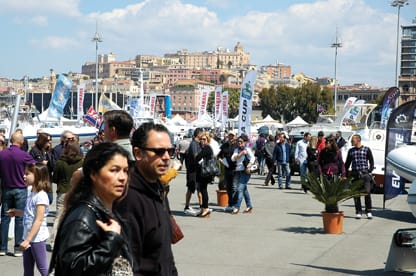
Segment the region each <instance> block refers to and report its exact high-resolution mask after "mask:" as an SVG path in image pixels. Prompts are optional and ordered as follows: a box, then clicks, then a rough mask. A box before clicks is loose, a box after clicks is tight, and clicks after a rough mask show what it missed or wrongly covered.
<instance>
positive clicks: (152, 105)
mask: <svg viewBox="0 0 416 276" xmlns="http://www.w3.org/2000/svg"><path fill="white" fill-rule="evenodd" d="M156 100H157V98H156V94H154V93H153V94H150V98H149V111H150V117H152V118H154V117H155V110H156Z"/></svg>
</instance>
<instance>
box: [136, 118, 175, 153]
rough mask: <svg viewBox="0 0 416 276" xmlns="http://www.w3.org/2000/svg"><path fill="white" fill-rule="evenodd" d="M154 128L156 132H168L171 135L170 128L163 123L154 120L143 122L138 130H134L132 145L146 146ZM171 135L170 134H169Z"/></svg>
mask: <svg viewBox="0 0 416 276" xmlns="http://www.w3.org/2000/svg"><path fill="white" fill-rule="evenodd" d="M151 130H154V131H156V132H166V133H167V134H168V135H169V130H168V129H167V128H166V127H165V126H164V125H161V124H155V123H153V122H150V123H143V124H141V125H140V127H139V128H138V129H136V131H134V133H133V136H132V138H131V145H132V146H133V148H134V147H138V148H145V147H146V146H147V145H146V143H147V138H148V137H149V132H150V131H151ZM169 137H170V136H169Z"/></svg>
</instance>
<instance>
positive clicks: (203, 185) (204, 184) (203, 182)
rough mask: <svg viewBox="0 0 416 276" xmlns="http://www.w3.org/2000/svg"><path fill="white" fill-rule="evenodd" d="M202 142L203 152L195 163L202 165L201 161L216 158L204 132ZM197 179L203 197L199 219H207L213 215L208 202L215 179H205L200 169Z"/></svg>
mask: <svg viewBox="0 0 416 276" xmlns="http://www.w3.org/2000/svg"><path fill="white" fill-rule="evenodd" d="M200 141H201V151H200V152H199V153H198V155H197V156H196V158H195V161H196V162H198V163H200V162H201V160H202V162H203V161H204V160H207V159H211V158H213V157H214V152H213V150H212V148H211V146H210V142H211V137H210V135H209V134H208V133H206V132H204V133H203V134H202V135H201V138H200ZM203 164H204V163H202V165H201V166H203ZM196 177H197V179H198V180H199V185H198V188H199V192H200V193H201V196H202V204H201V211H200V212H199V214H198V217H200V218H205V217H209V214H210V213H211V210H210V209H209V208H208V202H209V198H208V184H209V183H211V182H212V181H213V178H214V177H211V176H210V177H203V176H202V175H201V170H200V169H199V170H198V171H197V173H196Z"/></svg>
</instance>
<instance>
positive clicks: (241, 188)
mask: <svg viewBox="0 0 416 276" xmlns="http://www.w3.org/2000/svg"><path fill="white" fill-rule="evenodd" d="M247 142H248V136H247V135H246V134H244V133H243V134H241V135H240V137H238V140H237V144H238V147H237V148H236V149H235V150H234V153H233V155H232V156H231V160H233V161H235V162H236V169H235V174H234V178H233V186H234V187H237V203H236V204H235V205H234V206H233V209H232V211H231V214H233V215H235V214H238V212H239V211H240V206H241V203H242V201H243V197H244V200H245V202H246V206H247V208H246V209H245V210H244V213H251V212H252V211H253V206H252V205H251V199H250V194H249V193H248V189H247V182H248V181H249V180H250V176H251V175H250V167H251V165H252V164H254V160H255V157H254V154H253V152H252V151H251V149H250V148H248V147H247ZM247 161H248V163H247ZM246 163H247V165H245V164H246Z"/></svg>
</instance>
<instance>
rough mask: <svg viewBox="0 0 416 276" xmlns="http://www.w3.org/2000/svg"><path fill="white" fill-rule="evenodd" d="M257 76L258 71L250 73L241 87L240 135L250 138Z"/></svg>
mask: <svg viewBox="0 0 416 276" xmlns="http://www.w3.org/2000/svg"><path fill="white" fill-rule="evenodd" d="M256 76H257V72H256V71H254V70H250V71H248V72H247V75H246V76H245V78H244V80H243V84H242V86H241V90H240V107H239V110H238V135H241V134H242V133H245V134H247V136H249V137H250V121H251V109H252V103H253V93H254V83H255V81H256Z"/></svg>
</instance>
